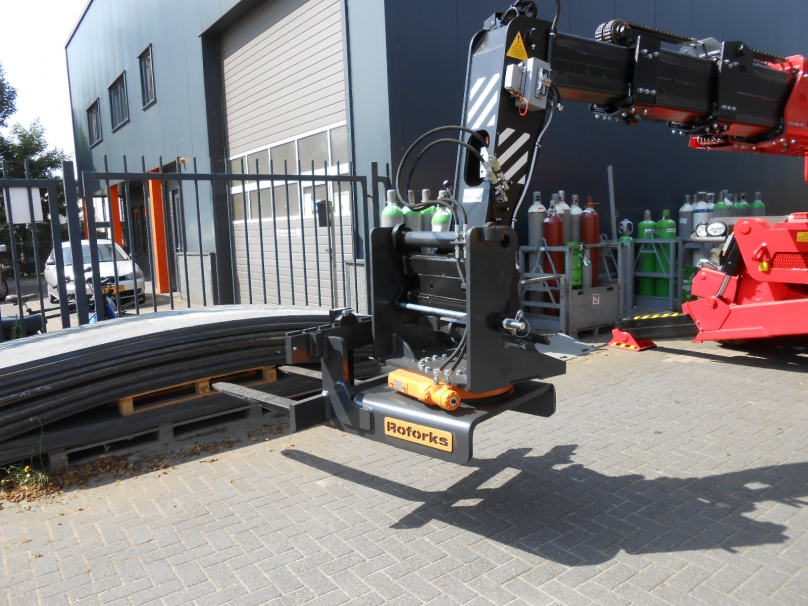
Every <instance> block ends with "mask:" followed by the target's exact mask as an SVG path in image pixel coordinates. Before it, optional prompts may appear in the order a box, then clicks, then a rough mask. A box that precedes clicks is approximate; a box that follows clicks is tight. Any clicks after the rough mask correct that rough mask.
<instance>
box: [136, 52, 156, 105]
mask: <svg viewBox="0 0 808 606" xmlns="http://www.w3.org/2000/svg"><path fill="white" fill-rule="evenodd" d="M138 59H139V60H140V95H141V98H142V101H143V109H146V108H147V107H149V106H150V105H151V104H152V103H154V102H155V101H157V95H156V94H155V92H154V63H153V62H152V47H151V44H149V47H148V48H147V49H146V50H144V51H143V52H142V53H140V57H138Z"/></svg>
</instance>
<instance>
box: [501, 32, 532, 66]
mask: <svg viewBox="0 0 808 606" xmlns="http://www.w3.org/2000/svg"><path fill="white" fill-rule="evenodd" d="M505 55H506V56H507V57H513V58H514V59H519V60H520V61H527V59H528V57H527V49H526V48H525V41H524V40H522V33H521V32H516V38H514V39H513V43H511V47H510V48H509V49H508V52H507V53H505Z"/></svg>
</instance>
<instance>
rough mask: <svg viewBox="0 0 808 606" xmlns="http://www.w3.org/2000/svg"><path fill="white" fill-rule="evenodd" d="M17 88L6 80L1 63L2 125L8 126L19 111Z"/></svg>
mask: <svg viewBox="0 0 808 606" xmlns="http://www.w3.org/2000/svg"><path fill="white" fill-rule="evenodd" d="M16 102H17V89H15V88H14V87H13V86H11V85H10V84H9V83H8V82H6V75H5V72H3V66H2V65H0V127H3V126H6V124H7V123H8V119H9V118H10V117H11V115H12V114H13V113H14V112H16V111H17V103H16Z"/></svg>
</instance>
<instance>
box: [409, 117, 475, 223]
mask: <svg viewBox="0 0 808 606" xmlns="http://www.w3.org/2000/svg"><path fill="white" fill-rule="evenodd" d="M444 130H459V131H462V132H465V133H469V134H470V135H472V136H473V137H476V138H477V139H478V140H479V141H480V142H481V143H482V144H483V145H484V146H487V145H488V141H486V140H485V137H483V136H482V135H481V134H480V133H478V132H476V131H473V130H471V129H470V128H466V127H465V126H456V125H449V126H439V127H437V128H433V129H431V130H428V131H427V132H425V133H424V134H423V135H421V136H420V137H418V138H417V139H416V140H415V141H413V142H412V144H411V145H410V146H409V147H408V148H407V151H405V152H404V155H403V156H402V157H401V161H400V162H399V163H398V169H397V170H396V183H395V185H396V197H397V198H398V202H399V204H402V205H403V206H407V207H409V208H413V206H412V205H410V204H409V203H408V202H406V201H405V200H404V197H403V196H402V195H401V169H402V168H403V167H404V164H405V163H406V161H407V158H409V156H410V154H411V153H412V152H413V150H414V149H415V147H416V146H417V145H418V144H419V143H420V142H421V141H423V140H424V139H426V138H427V137H430V136H432V135H434V134H435V133H438V132H441V131H444ZM466 145H468V144H466ZM475 151H476V150H475ZM477 153H478V154H479V152H477Z"/></svg>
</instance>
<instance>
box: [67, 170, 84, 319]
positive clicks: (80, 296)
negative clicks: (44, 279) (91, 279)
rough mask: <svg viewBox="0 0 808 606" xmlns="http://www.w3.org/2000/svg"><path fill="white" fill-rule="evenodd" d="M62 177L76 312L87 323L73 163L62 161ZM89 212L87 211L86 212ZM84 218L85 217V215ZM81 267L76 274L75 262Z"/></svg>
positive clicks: (82, 258) (82, 257)
mask: <svg viewBox="0 0 808 606" xmlns="http://www.w3.org/2000/svg"><path fill="white" fill-rule="evenodd" d="M62 178H63V179H64V184H65V205H66V206H67V231H68V234H69V237H70V251H71V253H72V257H73V261H72V263H73V265H72V268H73V284H74V285H75V290H74V293H75V298H76V314H77V316H78V320H79V324H80V325H81V324H88V323H89V322H90V314H89V313H88V311H87V310H88V308H87V287H86V284H85V282H84V256H83V254H82V250H81V240H82V237H81V236H82V233H81V221H80V220H79V213H80V211H79V199H78V194H77V192H76V176H75V174H74V173H73V163H72V162H70V161H66V162H62ZM87 214H89V212H88V213H87ZM85 219H86V217H85ZM77 262H78V264H79V266H80V267H81V272H80V273H81V276H76V263H77Z"/></svg>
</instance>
